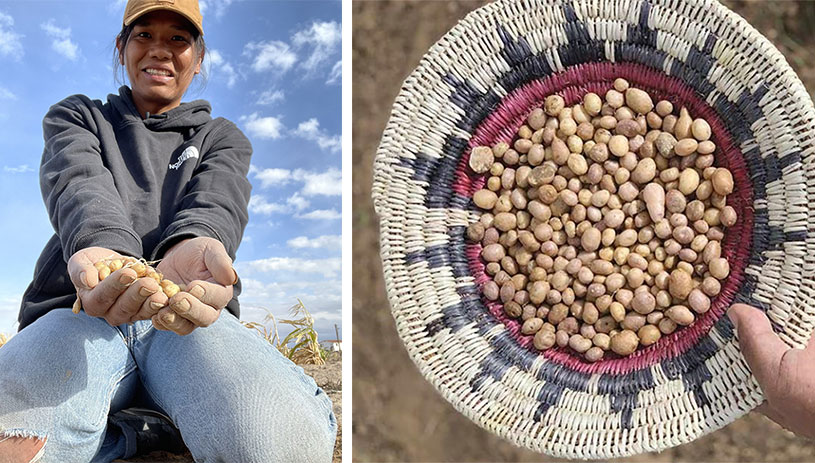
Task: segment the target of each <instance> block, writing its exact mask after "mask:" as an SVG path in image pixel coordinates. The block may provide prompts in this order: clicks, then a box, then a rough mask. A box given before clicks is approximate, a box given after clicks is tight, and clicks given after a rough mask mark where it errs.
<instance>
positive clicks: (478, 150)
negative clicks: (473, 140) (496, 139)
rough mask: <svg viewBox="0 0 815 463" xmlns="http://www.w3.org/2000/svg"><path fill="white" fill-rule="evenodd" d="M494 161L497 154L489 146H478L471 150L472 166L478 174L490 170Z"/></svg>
mask: <svg viewBox="0 0 815 463" xmlns="http://www.w3.org/2000/svg"><path fill="white" fill-rule="evenodd" d="M493 162H495V155H494V154H493V152H492V148H490V147H489V146H477V147H475V148H473V150H472V151H471V152H470V160H469V164H470V168H471V169H472V170H473V172H475V173H477V174H483V173H485V172H487V171H489V170H490V167H492V163H493Z"/></svg>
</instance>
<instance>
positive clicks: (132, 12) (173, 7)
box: [124, 0, 204, 35]
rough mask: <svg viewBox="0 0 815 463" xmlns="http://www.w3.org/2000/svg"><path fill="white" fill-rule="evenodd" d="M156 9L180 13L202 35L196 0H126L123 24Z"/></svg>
mask: <svg viewBox="0 0 815 463" xmlns="http://www.w3.org/2000/svg"><path fill="white" fill-rule="evenodd" d="M156 10H170V11H174V12H176V13H178V14H180V15H181V16H183V17H185V18H187V20H188V21H189V22H191V23H192V24H193V25H194V26H195V28H196V29H198V32H200V33H201V35H204V27H203V25H202V22H203V17H202V16H201V10H199V9H198V0H128V2H127V6H125V17H124V25H125V26H129V25H130V23H132V22H133V21H135V20H136V19H138V18H139V17H141V16H142V15H144V14H147V13H149V12H151V11H156Z"/></svg>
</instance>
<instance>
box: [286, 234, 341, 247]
mask: <svg viewBox="0 0 815 463" xmlns="http://www.w3.org/2000/svg"><path fill="white" fill-rule="evenodd" d="M286 244H288V245H289V247H292V248H297V249H303V248H308V249H320V248H326V249H340V248H341V247H342V236H340V235H322V236H318V237H317V238H308V237H305V236H298V237H297V238H293V239H290V240H288V241H287V242H286Z"/></svg>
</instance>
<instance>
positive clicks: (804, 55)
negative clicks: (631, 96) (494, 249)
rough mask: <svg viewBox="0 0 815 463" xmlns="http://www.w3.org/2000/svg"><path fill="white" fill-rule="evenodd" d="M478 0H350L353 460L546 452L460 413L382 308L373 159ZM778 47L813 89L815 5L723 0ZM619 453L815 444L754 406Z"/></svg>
mask: <svg viewBox="0 0 815 463" xmlns="http://www.w3.org/2000/svg"><path fill="white" fill-rule="evenodd" d="M482 3H483V2H472V1H457V2H452V1H450V2H440V1H420V2H407V1H397V2H386V1H356V2H354V4H353V25H354V30H353V60H354V61H353V115H354V116H353V163H354V164H353V165H354V170H353V205H354V208H353V227H354V233H353V237H354V240H353V262H354V273H353V275H354V277H353V316H354V319H353V334H354V347H353V372H354V388H353V404H354V410H353V415H354V420H353V430H352V434H353V443H354V447H353V448H354V460H355V461H550V460H551V459H549V460H547V459H546V457H542V456H541V455H538V454H535V453H532V452H529V451H526V450H523V449H520V448H517V447H515V446H514V445H512V444H510V443H508V442H507V441H504V440H502V439H501V438H498V437H496V436H494V435H492V434H490V433H488V432H486V431H483V430H482V429H481V428H479V427H478V426H476V425H475V424H473V423H472V422H471V421H470V420H469V419H467V418H465V417H464V416H463V415H461V414H459V413H458V412H456V411H455V410H454V409H453V408H452V406H450V405H449V404H448V403H447V402H446V401H445V400H444V399H442V398H441V396H440V395H439V394H438V393H437V392H436V391H435V389H434V388H433V387H432V386H431V385H430V384H429V383H428V382H427V381H425V380H424V379H423V377H422V376H421V375H420V374H419V371H418V370H417V369H416V367H415V366H414V364H413V363H412V362H411V361H410V359H409V358H408V355H407V353H406V351H405V349H404V348H403V347H402V344H401V341H400V340H399V337H398V335H397V333H396V329H395V326H394V322H393V319H392V317H391V314H390V311H389V305H388V300H387V297H386V295H385V289H384V283H383V280H382V269H381V263H380V260H379V255H378V246H379V243H378V223H377V218H376V216H375V214H374V211H373V207H372V205H371V199H370V192H371V171H372V165H373V156H374V153H375V151H376V148H377V144H378V142H379V138H380V137H381V135H382V130H383V129H384V126H385V123H386V122H387V118H388V116H389V113H390V107H391V105H392V103H393V100H394V98H395V97H396V95H397V93H398V91H399V88H400V84H401V82H402V80H403V79H404V78H405V77H406V76H407V75H408V74H409V73H410V71H411V70H413V68H414V67H415V66H416V64H417V63H418V62H419V60H420V59H421V57H422V55H423V54H424V52H425V51H427V49H428V48H429V47H430V46H431V45H432V44H433V43H434V42H435V41H436V40H438V39H439V38H440V37H441V36H442V35H443V34H444V33H445V32H446V31H447V30H448V29H449V28H450V27H452V26H453V25H454V24H455V22H456V21H457V20H459V19H460V18H462V17H464V16H465V15H466V13H467V12H469V11H471V10H472V9H474V8H476V7H478V6H479V5H481V4H482ZM727 5H728V6H730V7H731V8H733V9H734V10H735V11H737V12H738V13H739V14H741V15H742V16H744V17H745V18H746V19H747V20H748V21H749V22H750V23H751V24H753V25H754V26H755V27H756V28H758V29H759V30H760V31H761V32H762V33H764V34H765V35H766V36H767V37H768V38H770V39H771V40H773V42H774V43H775V44H776V46H778V48H779V49H780V50H781V51H782V52H783V53H784V55H785V56H786V57H787V60H788V61H789V62H790V64H791V65H792V66H793V67H794V68H795V70H796V72H798V75H799V76H800V77H801V78H802V80H804V83H805V84H806V86H807V88H808V89H809V90H810V94H813V93H815V39H814V38H813V35H812V34H811V32H810V31H811V27H812V26H811V25H812V24H813V23H815V3H813V2H804V3H796V2H791V1H784V2H727ZM625 461H789V462H805V461H815V443H813V442H810V441H806V440H804V439H802V438H798V437H795V436H794V435H792V434H790V433H788V432H786V431H784V430H783V429H781V428H780V427H779V426H777V425H775V424H774V423H772V422H770V421H769V420H768V419H766V418H764V417H763V416H761V415H758V414H755V413H753V414H750V415H748V416H747V417H745V418H743V419H741V420H738V421H737V422H735V423H733V424H731V425H730V426H727V427H726V428H724V429H721V430H719V431H717V432H714V433H712V434H710V435H708V436H705V437H703V438H701V439H699V440H697V441H695V442H693V443H691V444H687V445H684V446H681V447H678V448H673V449H669V450H666V451H665V452H662V453H661V454H647V455H639V456H637V457H634V458H631V459H627V460H625Z"/></svg>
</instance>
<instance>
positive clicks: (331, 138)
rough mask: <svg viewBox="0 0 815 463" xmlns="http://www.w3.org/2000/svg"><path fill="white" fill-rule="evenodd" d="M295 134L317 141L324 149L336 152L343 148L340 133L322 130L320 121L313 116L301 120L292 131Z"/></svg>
mask: <svg viewBox="0 0 815 463" xmlns="http://www.w3.org/2000/svg"><path fill="white" fill-rule="evenodd" d="M292 133H293V134H294V135H296V136H298V137H300V138H304V139H306V140H309V141H313V142H315V143H317V146H319V147H320V149H322V150H328V151H331V152H332V153H336V152H338V151H340V150H341V149H342V138H341V137H340V136H339V135H328V134H327V133H325V131H323V130H320V122H319V121H317V119H316V118H313V117H312V118H311V119H309V120H307V121H304V122H301V123H300V124H299V125H298V126H297V128H296V129H295V130H294V131H293V132H292Z"/></svg>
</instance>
